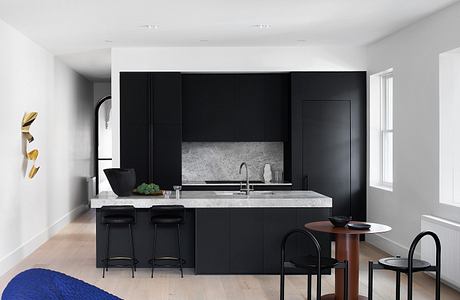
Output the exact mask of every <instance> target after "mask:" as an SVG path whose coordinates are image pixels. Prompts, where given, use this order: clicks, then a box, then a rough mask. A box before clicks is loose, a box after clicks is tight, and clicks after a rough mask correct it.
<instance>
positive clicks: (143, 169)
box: [120, 72, 182, 189]
mask: <svg viewBox="0 0 460 300" xmlns="http://www.w3.org/2000/svg"><path fill="white" fill-rule="evenodd" d="M181 86H182V84H181V74H180V73H176V72H170V73H155V72H121V73H120V159H121V161H120V163H121V164H120V165H121V167H123V168H134V169H135V170H136V177H137V183H138V184H140V183H142V182H155V183H157V184H159V185H160V187H161V188H163V189H172V186H173V185H176V184H180V183H181V172H182V170H181V157H182V155H181V151H182V150H181V147H182V146H181V143H182V100H181V95H182V93H181Z"/></svg>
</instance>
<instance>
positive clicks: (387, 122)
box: [369, 70, 393, 190]
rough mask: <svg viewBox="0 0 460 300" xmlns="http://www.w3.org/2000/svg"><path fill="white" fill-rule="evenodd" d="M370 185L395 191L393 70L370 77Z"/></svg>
mask: <svg viewBox="0 0 460 300" xmlns="http://www.w3.org/2000/svg"><path fill="white" fill-rule="evenodd" d="M369 123H370V184H371V185H372V186H375V187H379V188H384V189H389V190H391V189H392V188H393V71H392V70H387V71H385V72H381V73H378V74H375V75H372V76H371V78H370V122H369Z"/></svg>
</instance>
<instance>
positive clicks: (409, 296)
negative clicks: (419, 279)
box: [407, 273, 413, 300]
mask: <svg viewBox="0 0 460 300" xmlns="http://www.w3.org/2000/svg"><path fill="white" fill-rule="evenodd" d="M412 279H413V274H411V273H408V274H407V300H412Z"/></svg>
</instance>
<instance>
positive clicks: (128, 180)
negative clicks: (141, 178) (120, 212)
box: [104, 168, 136, 197]
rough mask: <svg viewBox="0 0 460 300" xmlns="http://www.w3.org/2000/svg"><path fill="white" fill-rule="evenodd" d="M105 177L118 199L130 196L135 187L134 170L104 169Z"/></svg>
mask: <svg viewBox="0 0 460 300" xmlns="http://www.w3.org/2000/svg"><path fill="white" fill-rule="evenodd" d="M104 173H105V176H107V179H108V180H109V183H110V186H111V187H112V190H113V192H114V193H115V194H117V195H118V196H120V197H127V196H130V195H131V194H132V192H133V189H134V188H135V187H136V172H135V171H134V169H123V168H110V169H104Z"/></svg>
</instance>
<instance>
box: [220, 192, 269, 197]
mask: <svg viewBox="0 0 460 300" xmlns="http://www.w3.org/2000/svg"><path fill="white" fill-rule="evenodd" d="M214 193H216V195H217V196H246V193H245V192H240V191H222V192H221V191H215V192H214ZM274 194H275V192H273V191H251V192H250V193H249V196H251V195H254V196H257V195H274Z"/></svg>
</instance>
